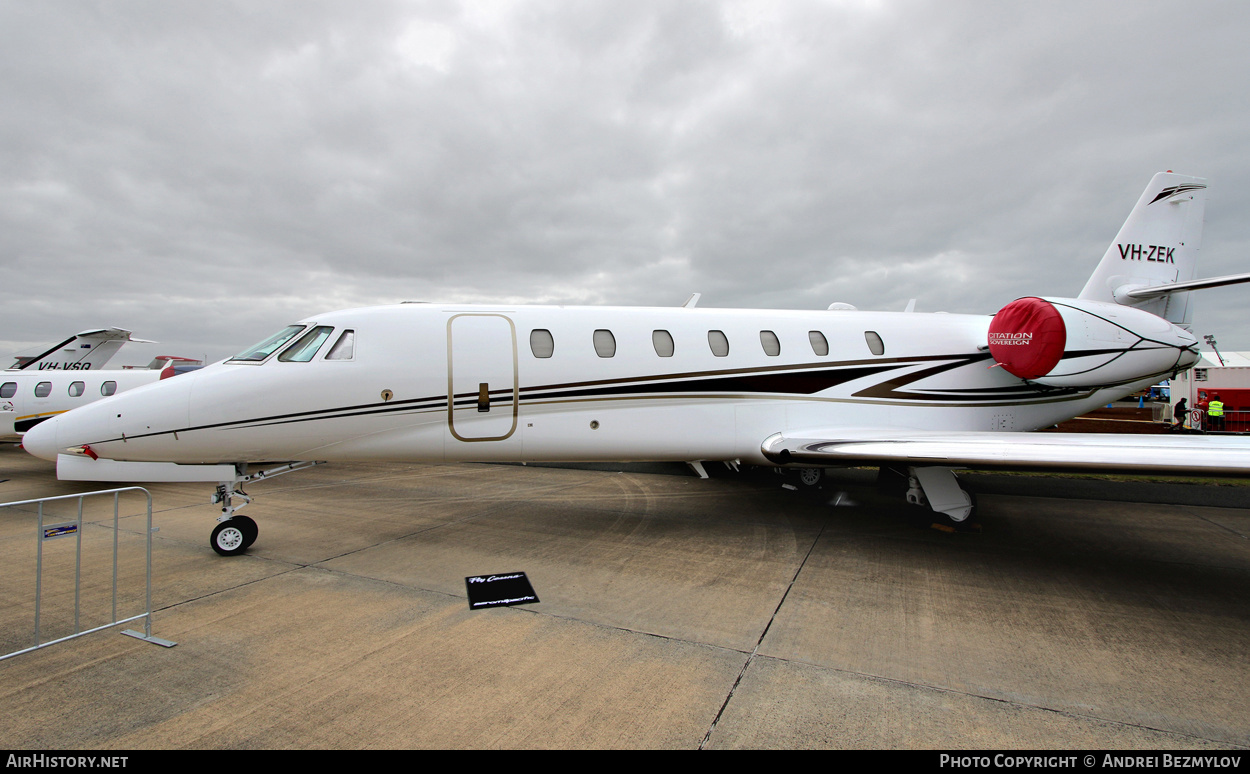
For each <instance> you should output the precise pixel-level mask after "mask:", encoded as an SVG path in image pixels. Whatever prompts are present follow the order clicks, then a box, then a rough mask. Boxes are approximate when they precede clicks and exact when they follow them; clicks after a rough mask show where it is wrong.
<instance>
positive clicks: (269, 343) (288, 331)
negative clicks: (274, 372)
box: [230, 325, 307, 363]
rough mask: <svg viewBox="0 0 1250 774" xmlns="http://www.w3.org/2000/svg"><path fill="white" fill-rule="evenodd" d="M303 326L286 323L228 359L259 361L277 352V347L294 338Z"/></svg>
mask: <svg viewBox="0 0 1250 774" xmlns="http://www.w3.org/2000/svg"><path fill="white" fill-rule="evenodd" d="M305 327H307V326H304V325H288V326H286V327H285V328H283V329H282V330H280V331H278V332H277V333H275V334H274V335H272V336H270V337H269V338H267V339H265V340H264V341H262V342H261V343H259V344H257V345H256V346H254V347H252V348H251V349H249V350H247V351H245V352H240V353H239V354H237V355H235V356H234V357H232V358H230V359H231V360H245V361H249V362H253V363H259V362H260V361H262V360H264V359H265V358H267V357H269V356H270V355H272V354H273V353H274V352H277V351H278V347H281V346H282V345H283V344H285V343H287V342H288V341H290V340H291V339H293V338H295V336H296V335H297V334H298V333H299V332H300V331H302V330H304V328H305Z"/></svg>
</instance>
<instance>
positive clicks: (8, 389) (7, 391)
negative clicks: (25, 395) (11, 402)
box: [0, 382, 17, 398]
mask: <svg viewBox="0 0 1250 774" xmlns="http://www.w3.org/2000/svg"><path fill="white" fill-rule="evenodd" d="M16 394H17V382H5V383H4V384H0V398H12V397H13V396H14V395H16Z"/></svg>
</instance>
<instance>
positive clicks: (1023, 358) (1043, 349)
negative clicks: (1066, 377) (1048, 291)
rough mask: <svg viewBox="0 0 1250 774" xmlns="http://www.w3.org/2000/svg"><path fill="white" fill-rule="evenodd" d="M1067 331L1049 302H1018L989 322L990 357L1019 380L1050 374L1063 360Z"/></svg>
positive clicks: (1060, 317)
mask: <svg viewBox="0 0 1250 774" xmlns="http://www.w3.org/2000/svg"><path fill="white" fill-rule="evenodd" d="M1067 338H1068V330H1067V328H1066V327H1065V326H1064V324H1063V317H1062V316H1061V315H1060V314H1059V310H1058V309H1056V308H1055V307H1054V306H1053V305H1052V304H1051V303H1050V302H1049V301H1043V300H1042V299H1040V298H1017V299H1016V300H1015V301H1012V302H1011V303H1010V304H1007V305H1006V306H1004V307H1003V308H1002V309H1000V310H998V314H996V315H994V319H993V320H991V321H990V335H989V344H990V355H992V356H993V357H994V359H995V360H997V361H998V362H999V364H1000V365H1002V367H1003V368H1005V369H1007V372H1008V373H1010V374H1012V375H1013V376H1018V377H1020V378H1021V379H1037V378H1038V377H1041V376H1045V375H1046V374H1048V373H1050V371H1051V369H1052V368H1054V367H1055V366H1056V365H1058V363H1059V359H1060V358H1061V357H1063V346H1064V343H1065V342H1066V341H1067Z"/></svg>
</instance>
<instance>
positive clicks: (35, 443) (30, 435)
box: [22, 417, 60, 462]
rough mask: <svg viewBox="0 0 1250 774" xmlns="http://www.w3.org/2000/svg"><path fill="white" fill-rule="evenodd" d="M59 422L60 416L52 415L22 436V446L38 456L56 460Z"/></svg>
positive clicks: (51, 460)
mask: <svg viewBox="0 0 1250 774" xmlns="http://www.w3.org/2000/svg"><path fill="white" fill-rule="evenodd" d="M59 422H60V417H51V418H49V419H45V420H44V421H42V422H40V423H39V424H37V425H35V426H34V427H32V428H31V429H29V430H27V431H26V434H25V435H23V436H22V448H23V449H25V450H26V451H28V452H30V453H31V454H33V455H35V456H36V457H39V458H41V459H45V460H48V461H49V462H56V455H57V451H58V450H59V446H58V445H57V441H56V439H57V426H58V423H59Z"/></svg>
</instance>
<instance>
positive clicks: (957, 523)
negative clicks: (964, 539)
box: [941, 486, 980, 531]
mask: <svg viewBox="0 0 1250 774" xmlns="http://www.w3.org/2000/svg"><path fill="white" fill-rule="evenodd" d="M963 490H964V491H965V492H967V493H968V499H969V500H971V501H972V503H971V504H969V506H968V507H967V509H965V510H963V511H961V512H957V513H955V514H954V515H952V514H949V513H943V514H941V515H942V517H943V519H944V520H945V521H946V523H947V524H948V525H950V526H952V527H954V528H955V529H958V530H967V529H976V530H977V531H979V530H980V528H979V527H973V524H974V518H973V517H975V516H976V515H977V495H976V493H975V492H973V491H972V490H971V489H969V488H968V487H966V486H965V487H963Z"/></svg>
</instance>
